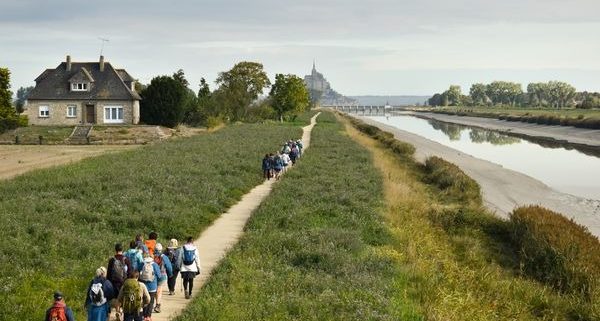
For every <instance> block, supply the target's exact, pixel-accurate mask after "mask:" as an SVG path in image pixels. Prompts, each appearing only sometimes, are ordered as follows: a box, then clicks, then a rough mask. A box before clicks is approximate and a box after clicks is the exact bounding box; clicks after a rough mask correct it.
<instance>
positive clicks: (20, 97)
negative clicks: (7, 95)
mask: <svg viewBox="0 0 600 321" xmlns="http://www.w3.org/2000/svg"><path fill="white" fill-rule="evenodd" d="M32 90H33V86H29V87H20V88H19V89H17V99H16V100H15V108H16V109H17V113H19V114H20V113H22V112H23V108H24V106H25V101H26V100H27V96H29V93H30V92H31V91H32Z"/></svg>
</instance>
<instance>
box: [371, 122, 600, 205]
mask: <svg viewBox="0 0 600 321" xmlns="http://www.w3.org/2000/svg"><path fill="white" fill-rule="evenodd" d="M369 118H371V119H373V120H375V121H378V122H380V123H384V124H386V125H389V126H393V127H396V128H398V129H401V130H404V131H407V132H411V133H414V134H417V135H419V136H422V137H425V138H427V139H429V140H432V141H435V142H438V143H440V144H442V145H445V146H448V147H451V148H454V149H456V150H459V151H461V152H464V153H466V154H469V155H471V156H474V157H476V158H479V159H484V160H487V161H490V162H493V163H496V164H499V165H502V166H503V167H505V168H509V169H512V170H514V171H517V172H521V173H523V174H525V175H528V176H531V177H533V178H535V179H537V180H539V181H541V182H543V183H545V184H546V185H548V186H550V187H551V188H553V189H555V190H557V191H560V192H564V193H568V194H571V195H575V196H579V197H584V198H588V199H595V200H600V158H598V157H595V156H590V155H586V154H583V153H581V152H579V151H577V150H567V149H565V148H562V147H559V148H551V147H544V146H541V145H539V144H537V143H535V142H533V141H528V140H525V139H521V138H516V137H512V136H508V135H504V134H501V133H499V132H495V131H491V130H484V129H480V128H475V127H469V126H463V125H456V124H450V123H444V122H439V121H435V120H425V119H421V118H417V117H413V116H390V117H384V116H371V117H369Z"/></svg>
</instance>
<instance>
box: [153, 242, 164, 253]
mask: <svg viewBox="0 0 600 321" xmlns="http://www.w3.org/2000/svg"><path fill="white" fill-rule="evenodd" d="M162 250H163V248H162V244H160V243H156V245H155V246H154V253H160V252H162Z"/></svg>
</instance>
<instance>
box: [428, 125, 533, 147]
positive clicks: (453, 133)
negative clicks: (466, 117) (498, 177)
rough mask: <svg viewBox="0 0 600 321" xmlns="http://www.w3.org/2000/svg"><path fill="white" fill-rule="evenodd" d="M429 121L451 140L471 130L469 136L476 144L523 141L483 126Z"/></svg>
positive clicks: (500, 143)
mask: <svg viewBox="0 0 600 321" xmlns="http://www.w3.org/2000/svg"><path fill="white" fill-rule="evenodd" d="M428 123H429V124H430V125H431V127H433V128H434V129H436V130H439V131H441V132H442V133H444V134H445V135H446V136H448V138H449V139H450V140H451V141H459V140H460V139H461V136H462V132H463V131H464V130H467V131H468V132H469V138H470V139H471V142H473V143H476V144H481V143H490V144H492V145H510V144H516V143H519V142H521V140H520V139H519V138H516V137H511V136H508V135H504V134H501V133H498V132H494V131H491V130H485V129H481V128H469V127H467V126H463V125H458V124H451V123H444V122H439V121H434V120H429V121H428Z"/></svg>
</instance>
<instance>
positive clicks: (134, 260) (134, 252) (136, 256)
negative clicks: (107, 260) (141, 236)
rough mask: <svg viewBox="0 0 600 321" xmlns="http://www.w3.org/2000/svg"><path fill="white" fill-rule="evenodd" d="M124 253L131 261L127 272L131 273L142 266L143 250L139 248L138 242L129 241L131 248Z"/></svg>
mask: <svg viewBox="0 0 600 321" xmlns="http://www.w3.org/2000/svg"><path fill="white" fill-rule="evenodd" d="M123 255H124V256H125V257H126V258H127V261H128V262H129V265H128V266H127V269H128V271H127V274H130V273H131V272H133V271H139V270H140V269H141V268H142V265H143V264H144V257H143V256H142V251H141V250H140V249H139V248H138V243H137V242H136V241H131V243H129V250H127V251H125V253H124V254H123Z"/></svg>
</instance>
